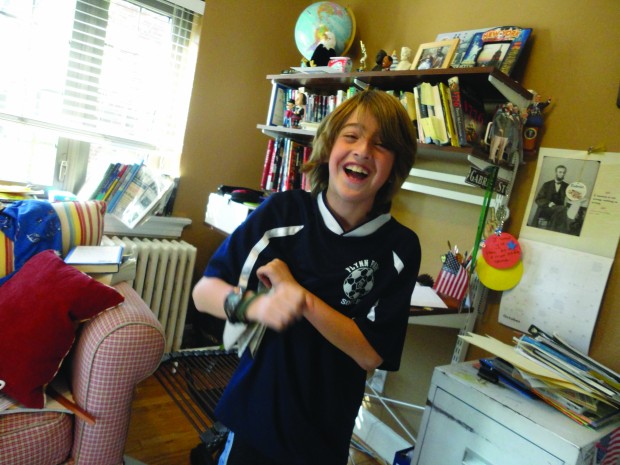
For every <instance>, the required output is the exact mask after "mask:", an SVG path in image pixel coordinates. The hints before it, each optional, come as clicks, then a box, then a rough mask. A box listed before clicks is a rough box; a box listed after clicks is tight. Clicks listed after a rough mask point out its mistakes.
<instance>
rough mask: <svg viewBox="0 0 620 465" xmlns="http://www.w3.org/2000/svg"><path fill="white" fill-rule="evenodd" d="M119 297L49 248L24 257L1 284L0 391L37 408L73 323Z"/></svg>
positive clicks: (68, 341) (117, 301)
mask: <svg viewBox="0 0 620 465" xmlns="http://www.w3.org/2000/svg"><path fill="white" fill-rule="evenodd" d="M123 300H124V297H123V296H122V295H121V294H120V293H119V292H117V291H116V289H114V288H112V287H109V286H106V285H105V284H101V283H99V282H97V281H95V280H94V279H92V278H91V277H90V276H88V275H86V274H84V273H82V272H81V271H78V270H76V269H75V268H73V267H72V266H69V265H67V264H65V263H64V262H63V261H62V259H60V258H59V257H58V256H57V255H56V253H55V252H54V251H52V250H46V251H43V252H40V253H38V254H37V255H35V256H34V257H32V258H31V259H30V260H28V261H27V262H26V263H25V264H24V266H22V268H21V269H20V270H19V271H18V272H17V273H15V275H13V277H12V278H11V279H9V280H8V281H7V282H6V283H5V284H4V285H3V286H1V287H0V380H3V381H5V382H6V385H5V387H4V389H2V391H1V392H2V393H3V394H6V395H7V396H9V397H11V398H13V399H14V400H16V401H18V402H20V403H21V404H22V405H23V406H25V407H28V408H42V407H43V406H44V404H45V396H44V389H45V386H46V385H47V384H48V383H49V382H50V381H51V380H52V379H53V378H54V376H55V375H56V373H57V372H58V369H59V368H60V364H61V363H62V361H63V359H64V358H65V356H66V355H67V353H68V352H69V349H71V346H72V345H73V341H74V340H75V330H76V328H77V323H78V322H80V321H84V320H88V319H89V318H92V317H94V316H95V315H97V314H98V313H100V312H102V311H104V310H106V309H108V308H111V307H114V306H116V305H118V304H120V303H121V302H122V301H123Z"/></svg>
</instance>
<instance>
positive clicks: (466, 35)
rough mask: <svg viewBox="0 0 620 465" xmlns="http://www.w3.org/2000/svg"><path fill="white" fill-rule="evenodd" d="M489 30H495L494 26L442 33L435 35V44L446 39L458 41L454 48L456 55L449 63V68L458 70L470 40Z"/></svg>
mask: <svg viewBox="0 0 620 465" xmlns="http://www.w3.org/2000/svg"><path fill="white" fill-rule="evenodd" d="M489 29H495V26H493V27H486V28H484V29H469V30H466V31H456V32H442V33H441V34H437V37H435V42H439V41H441V40H448V39H459V45H458V47H457V48H456V53H455V54H454V57H453V58H452V63H450V67H452V68H460V67H461V61H463V58H464V57H465V53H466V52H467V50H468V49H469V44H470V43H471V40H472V38H473V37H474V35H476V34H478V33H480V34H482V33H483V32H486V31H488V30H489Z"/></svg>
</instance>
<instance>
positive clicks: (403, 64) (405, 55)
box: [396, 47, 413, 71]
mask: <svg viewBox="0 0 620 465" xmlns="http://www.w3.org/2000/svg"><path fill="white" fill-rule="evenodd" d="M412 52H413V50H411V49H410V48H409V47H402V48H401V49H400V61H399V62H398V64H397V65H396V71H406V70H408V69H409V68H411V54H412Z"/></svg>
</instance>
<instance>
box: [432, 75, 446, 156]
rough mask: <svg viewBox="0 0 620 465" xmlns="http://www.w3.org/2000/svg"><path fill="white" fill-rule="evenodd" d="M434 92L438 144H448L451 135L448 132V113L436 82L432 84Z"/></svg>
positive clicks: (434, 119) (434, 125)
mask: <svg viewBox="0 0 620 465" xmlns="http://www.w3.org/2000/svg"><path fill="white" fill-rule="evenodd" d="M431 91H432V93H433V113H434V118H433V130H434V131H435V134H436V135H437V142H436V143H437V145H448V144H449V143H450V135H449V133H448V123H447V119H446V113H445V110H444V105H443V102H442V97H441V93H440V90H439V85H438V84H434V85H432V86H431Z"/></svg>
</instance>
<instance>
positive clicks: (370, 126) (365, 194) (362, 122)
mask: <svg viewBox="0 0 620 465" xmlns="http://www.w3.org/2000/svg"><path fill="white" fill-rule="evenodd" d="M393 166H394V154H393V153H392V152H391V151H390V150H388V149H387V148H386V147H385V146H384V145H383V141H382V140H381V138H380V135H379V126H378V124H377V121H376V119H375V118H374V117H373V116H371V115H368V114H367V115H363V117H362V118H361V119H360V118H358V113H357V112H354V113H353V114H352V115H351V116H350V117H349V119H348V120H347V122H346V123H345V125H344V126H343V128H342V129H341V130H340V133H339V134H338V136H337V137H336V141H335V143H334V146H333V148H332V151H331V154H330V157H329V187H328V189H327V200H328V203H329V205H330V206H331V207H332V208H333V209H335V210H338V205H341V206H345V205H346V208H350V207H351V206H353V207H359V208H361V209H364V210H365V212H368V211H370V210H371V208H372V206H373V203H374V200H375V196H376V194H377V192H378V191H379V189H381V187H383V185H384V184H385V183H386V182H387V180H388V179H389V177H390V174H391V172H392V167H393Z"/></svg>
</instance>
